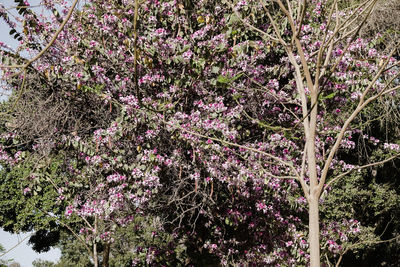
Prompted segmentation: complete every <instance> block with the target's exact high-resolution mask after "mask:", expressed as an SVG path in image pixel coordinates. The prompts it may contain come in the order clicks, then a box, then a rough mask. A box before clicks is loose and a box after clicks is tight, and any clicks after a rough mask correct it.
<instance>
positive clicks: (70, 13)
mask: <svg viewBox="0 0 400 267" xmlns="http://www.w3.org/2000/svg"><path fill="white" fill-rule="evenodd" d="M78 1H79V0H75V1H74V3H73V4H72V6H71V7H70V9H69V11H68V13H67V16H66V17H65V18H64V21H63V22H62V23H61V25H60V27H59V28H58V30H57V31H56V33H55V34H54V35H53V38H52V39H51V40H50V42H49V43H48V44H47V45H46V47H45V48H43V50H42V51H40V52H39V54H37V55H36V56H35V57H34V58H32V59H31V60H29V61H28V62H27V63H25V64H23V65H10V66H0V68H6V69H11V68H22V70H20V71H18V72H17V73H14V74H12V75H11V76H9V77H7V78H9V79H10V78H13V77H15V76H18V75H20V74H21V73H22V72H23V71H25V69H26V68H27V67H28V66H30V65H31V64H32V63H33V62H35V61H36V60H38V59H39V58H40V57H41V56H42V55H43V54H44V53H45V52H46V51H47V50H49V48H50V47H51V46H52V45H53V43H54V42H55V41H56V39H57V37H58V35H59V34H60V33H61V31H62V30H63V28H64V26H65V25H66V24H67V22H68V21H69V19H70V18H71V16H72V13H73V11H74V9H75V6H76V5H77V3H78Z"/></svg>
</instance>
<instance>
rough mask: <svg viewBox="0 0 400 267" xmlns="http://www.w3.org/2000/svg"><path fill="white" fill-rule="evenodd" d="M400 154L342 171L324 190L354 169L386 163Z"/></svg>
mask: <svg viewBox="0 0 400 267" xmlns="http://www.w3.org/2000/svg"><path fill="white" fill-rule="evenodd" d="M398 156H400V154H396V155H394V156H392V157H390V158H387V159H385V160H382V161H377V162H373V163H369V164H366V165H362V166H358V167H355V168H353V169H351V170H348V171H346V172H344V173H341V174H339V175H338V176H336V177H334V178H332V179H331V180H330V181H329V182H328V183H327V184H326V185H325V186H324V190H325V189H327V188H328V187H329V186H330V185H331V184H333V183H334V182H336V181H337V180H339V179H340V178H342V177H344V176H346V175H348V174H350V173H352V172H353V171H356V170H362V169H365V168H368V167H372V166H376V165H381V164H384V163H386V162H388V161H391V160H393V159H395V158H397V157H398Z"/></svg>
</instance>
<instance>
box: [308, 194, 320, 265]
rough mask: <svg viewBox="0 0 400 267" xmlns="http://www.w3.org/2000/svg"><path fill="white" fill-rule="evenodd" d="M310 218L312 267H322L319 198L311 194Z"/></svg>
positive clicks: (309, 204)
mask: <svg viewBox="0 0 400 267" xmlns="http://www.w3.org/2000/svg"><path fill="white" fill-rule="evenodd" d="M308 207H309V210H308V216H309V222H308V226H309V234H308V235H309V237H308V238H309V241H308V242H309V244H310V266H311V267H319V266H320V248H319V208H318V197H316V196H315V195H314V194H310V199H309V201H308Z"/></svg>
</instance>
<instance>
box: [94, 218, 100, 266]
mask: <svg viewBox="0 0 400 267" xmlns="http://www.w3.org/2000/svg"><path fill="white" fill-rule="evenodd" d="M93 234H94V239H93V262H94V267H99V260H98V256H97V244H96V236H97V215H95V216H94V233H93Z"/></svg>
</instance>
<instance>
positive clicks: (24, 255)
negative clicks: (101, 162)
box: [0, 0, 61, 267]
mask: <svg viewBox="0 0 400 267" xmlns="http://www.w3.org/2000/svg"><path fill="white" fill-rule="evenodd" d="M30 2H31V3H32V4H33V3H34V2H38V1H37V0H36V1H30ZM0 3H1V4H3V5H4V6H5V7H10V6H15V2H14V1H13V0H0ZM9 31H10V28H9V27H8V25H7V24H5V23H4V22H3V21H1V20H0V42H4V43H6V44H8V45H10V46H11V47H15V46H16V45H17V41H16V40H14V39H13V38H11V37H10V36H9V34H8V33H9ZM0 76H1V73H0ZM28 235H29V233H23V234H21V235H11V234H9V233H7V232H4V231H3V230H2V229H1V228H0V244H1V245H2V246H3V247H4V248H5V249H6V251H7V250H8V249H10V248H12V247H13V246H15V245H16V244H18V242H19V241H21V240H22V239H23V238H24V237H26V236H28ZM28 240H29V238H27V239H26V240H25V241H24V242H22V243H21V244H19V245H18V246H17V247H16V248H15V249H13V250H12V251H10V252H9V253H7V254H6V255H4V256H3V257H1V258H0V259H4V260H5V259H14V261H15V262H18V263H19V264H21V267H31V266H32V261H34V260H35V259H37V258H41V259H43V260H50V261H57V260H58V259H59V258H60V255H61V252H60V250H59V249H52V250H50V251H49V252H47V253H41V254H38V253H36V252H34V251H33V250H32V249H31V247H30V246H29V245H28V244H27V243H28ZM0 255H1V254H0Z"/></svg>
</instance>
